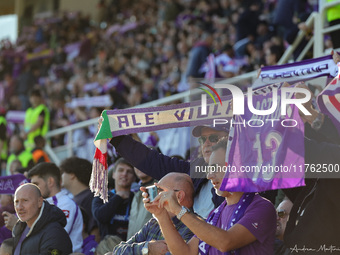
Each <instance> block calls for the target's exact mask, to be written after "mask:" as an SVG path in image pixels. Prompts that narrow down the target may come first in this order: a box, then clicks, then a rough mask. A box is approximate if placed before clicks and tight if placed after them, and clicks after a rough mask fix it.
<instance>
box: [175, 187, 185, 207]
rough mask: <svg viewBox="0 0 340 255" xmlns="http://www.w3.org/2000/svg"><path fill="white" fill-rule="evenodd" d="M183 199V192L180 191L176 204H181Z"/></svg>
mask: <svg viewBox="0 0 340 255" xmlns="http://www.w3.org/2000/svg"><path fill="white" fill-rule="evenodd" d="M184 198H185V191H184V190H180V191H178V192H177V200H178V203H179V204H181V203H182V202H183V201H184Z"/></svg>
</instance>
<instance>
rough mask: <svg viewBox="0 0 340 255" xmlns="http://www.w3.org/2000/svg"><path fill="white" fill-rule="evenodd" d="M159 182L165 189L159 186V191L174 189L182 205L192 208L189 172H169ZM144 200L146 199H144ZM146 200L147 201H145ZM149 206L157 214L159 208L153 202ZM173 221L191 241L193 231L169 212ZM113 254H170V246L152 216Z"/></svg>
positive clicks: (178, 229) (185, 238)
mask: <svg viewBox="0 0 340 255" xmlns="http://www.w3.org/2000/svg"><path fill="white" fill-rule="evenodd" d="M158 183H160V184H161V185H162V187H163V189H160V188H158V189H157V193H158V194H159V193H161V192H163V191H174V192H175V194H176V197H177V201H178V203H179V204H180V205H181V206H185V207H186V208H192V206H193V197H194V186H193V183H192V181H191V178H190V176H189V175H187V174H183V173H169V174H167V175H166V176H164V177H163V178H162V179H161V180H160V181H159V182H158ZM140 190H141V191H143V192H146V188H145V187H141V188H140ZM143 201H144V200H143ZM144 202H145V201H144ZM148 205H150V208H148V210H149V212H150V213H152V214H157V213H158V211H159V210H162V209H159V208H156V207H155V206H152V204H151V203H149V204H147V205H146V206H148ZM169 216H170V218H171V220H172V223H173V225H174V227H175V228H176V230H177V231H178V232H179V234H180V235H181V237H182V238H183V239H184V240H186V241H189V240H190V239H191V237H192V236H193V233H192V232H191V231H190V229H189V228H188V227H186V226H185V225H184V224H183V223H182V222H181V221H180V220H178V219H177V217H176V215H175V214H172V213H169ZM113 254H116V255H119V254H131V255H132V254H135V255H137V254H143V255H144V254H169V253H168V246H167V244H166V242H165V241H164V237H163V235H162V232H161V229H160V226H159V224H158V221H157V220H156V219H155V218H151V219H150V220H149V221H148V222H147V223H146V224H145V225H144V226H143V228H142V229H141V230H140V231H138V232H137V233H136V234H135V235H133V236H132V237H131V238H130V239H129V240H128V241H126V242H121V243H120V244H119V245H117V246H116V247H115V248H114V250H113Z"/></svg>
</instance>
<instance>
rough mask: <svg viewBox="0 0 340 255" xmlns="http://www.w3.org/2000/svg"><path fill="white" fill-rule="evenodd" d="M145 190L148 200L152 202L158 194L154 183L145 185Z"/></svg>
mask: <svg viewBox="0 0 340 255" xmlns="http://www.w3.org/2000/svg"><path fill="white" fill-rule="evenodd" d="M146 191H147V192H148V194H149V198H150V202H152V201H153V200H154V199H155V197H156V196H157V195H158V192H157V187H156V186H155V185H152V186H148V187H146Z"/></svg>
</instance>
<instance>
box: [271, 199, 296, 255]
mask: <svg viewBox="0 0 340 255" xmlns="http://www.w3.org/2000/svg"><path fill="white" fill-rule="evenodd" d="M292 207H293V203H292V201H290V200H289V198H287V197H285V199H284V200H283V201H282V202H281V203H280V204H279V205H278V207H277V208H276V213H277V215H276V233H275V235H276V239H275V245H274V254H275V255H288V254H290V250H289V249H288V248H287V247H286V245H285V244H284V242H283V234H284V232H285V230H286V225H287V221H288V219H289V214H290V211H291V210H292Z"/></svg>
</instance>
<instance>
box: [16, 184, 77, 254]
mask: <svg viewBox="0 0 340 255" xmlns="http://www.w3.org/2000/svg"><path fill="white" fill-rule="evenodd" d="M14 206H15V211H16V213H17V215H18V217H19V219H20V220H19V221H18V222H17V223H16V224H15V226H14V228H13V237H14V253H13V254H14V255H17V254H54V255H57V254H65V255H66V254H70V253H72V243H71V240H70V238H69V236H68V234H67V232H66V231H65V229H64V226H65V225H66V217H65V214H64V213H63V211H61V210H60V209H59V208H58V207H56V206H53V205H50V204H49V203H48V202H46V201H44V200H43V198H42V196H41V192H40V189H39V188H38V186H36V185H34V184H31V183H27V184H24V185H22V186H20V187H19V188H18V189H17V190H16V191H15V195H14Z"/></svg>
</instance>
